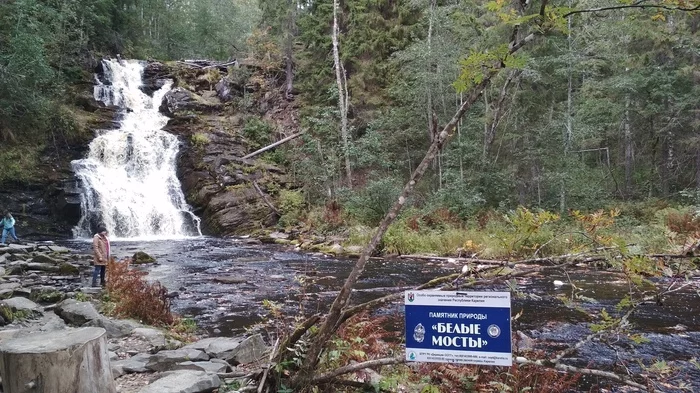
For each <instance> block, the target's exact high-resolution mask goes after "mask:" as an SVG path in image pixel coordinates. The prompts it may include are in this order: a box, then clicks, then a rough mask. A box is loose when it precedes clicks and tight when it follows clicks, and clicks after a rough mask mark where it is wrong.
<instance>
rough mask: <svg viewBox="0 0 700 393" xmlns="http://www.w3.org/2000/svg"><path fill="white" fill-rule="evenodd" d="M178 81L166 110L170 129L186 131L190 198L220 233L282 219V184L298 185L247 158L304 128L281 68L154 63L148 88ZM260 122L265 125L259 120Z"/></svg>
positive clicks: (183, 176)
mask: <svg viewBox="0 0 700 393" xmlns="http://www.w3.org/2000/svg"><path fill="white" fill-rule="evenodd" d="M166 78H168V79H172V80H174V82H175V84H174V86H175V87H174V88H173V89H172V90H171V91H170V92H169V93H168V94H166V96H165V97H164V99H163V103H162V105H161V108H160V110H161V111H162V112H163V113H165V114H166V115H168V116H169V117H171V120H170V121H169V123H168V125H167V126H166V128H165V130H166V131H169V132H171V133H174V134H176V135H178V136H179V137H180V140H181V141H182V146H181V150H180V157H179V160H178V177H179V178H180V181H181V183H182V187H183V191H184V193H185V196H186V198H187V202H188V203H189V204H190V205H191V206H193V208H194V210H195V213H196V214H197V215H198V216H200V217H201V218H202V223H203V225H202V230H203V231H204V232H205V233H207V234H212V235H240V234H248V233H251V232H255V231H256V230H260V229H263V228H265V227H269V226H271V225H274V224H275V223H276V222H277V219H278V218H279V217H278V212H277V209H276V208H275V206H276V197H277V193H278V192H279V190H281V189H283V188H288V187H291V186H292V184H290V182H289V180H288V178H287V176H285V173H284V171H283V170H282V169H281V168H279V167H278V166H276V165H273V164H272V163H269V162H266V161H263V160H257V159H243V158H242V157H243V156H245V155H246V154H248V153H250V152H252V151H253V150H255V148H257V147H260V143H259V141H256V140H251V132H250V130H251V129H252V128H253V126H254V125H263V127H262V128H263V129H262V130H259V129H258V130H257V134H254V135H252V137H256V136H257V137H260V136H261V135H259V134H260V133H261V132H262V133H265V134H267V135H262V137H263V138H262V139H263V140H265V141H267V142H271V141H272V140H275V139H279V138H282V137H284V136H285V135H289V134H292V133H294V132H296V131H297V129H298V123H297V121H296V119H297V118H296V112H297V111H296V109H297V108H296V107H295V104H294V102H292V101H288V100H287V99H285V98H284V94H283V91H284V90H283V88H282V87H281V86H280V85H277V84H276V82H275V81H276V80H280V81H281V79H280V78H275V75H267V74H266V73H265V72H264V71H263V70H262V69H260V68H258V67H256V66H255V64H252V63H247V64H236V65H235V66H229V67H226V68H217V67H212V68H198V67H192V66H188V65H184V64H181V63H169V64H163V63H156V62H153V63H150V64H149V65H148V66H147V67H146V70H145V72H144V81H145V83H144V86H145V90H146V91H149V90H150V91H152V90H154V89H155V88H157V87H159V86H161V85H162V80H163V79H166ZM258 128H260V127H258Z"/></svg>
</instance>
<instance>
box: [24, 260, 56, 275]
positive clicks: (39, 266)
mask: <svg viewBox="0 0 700 393" xmlns="http://www.w3.org/2000/svg"><path fill="white" fill-rule="evenodd" d="M27 270H37V271H40V272H50V273H51V272H53V273H57V272H58V266H56V265H51V264H48V263H37V262H29V263H28V264H27Z"/></svg>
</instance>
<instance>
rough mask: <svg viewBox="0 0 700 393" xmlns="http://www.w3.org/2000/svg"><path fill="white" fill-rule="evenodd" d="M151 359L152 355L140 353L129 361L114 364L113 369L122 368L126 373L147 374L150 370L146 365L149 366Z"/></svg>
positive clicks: (119, 361)
mask: <svg viewBox="0 0 700 393" xmlns="http://www.w3.org/2000/svg"><path fill="white" fill-rule="evenodd" d="M150 358H151V356H150V355H148V354H144V353H140V354H138V355H136V356H132V357H130V358H128V359H123V360H117V361H116V362H112V367H115V366H116V367H121V369H122V370H123V371H124V372H125V373H145V372H148V371H149V370H148V368H146V365H147V364H148V360H149V359H150Z"/></svg>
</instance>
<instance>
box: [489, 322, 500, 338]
mask: <svg viewBox="0 0 700 393" xmlns="http://www.w3.org/2000/svg"><path fill="white" fill-rule="evenodd" d="M486 332H487V333H488V334H489V336H491V337H493V338H496V337H498V336H500V335H501V328H499V327H498V326H496V325H491V326H489V328H488V329H486Z"/></svg>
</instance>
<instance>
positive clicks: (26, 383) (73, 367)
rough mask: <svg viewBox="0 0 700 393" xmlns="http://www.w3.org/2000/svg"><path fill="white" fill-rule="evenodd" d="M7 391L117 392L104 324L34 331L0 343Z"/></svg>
mask: <svg viewBox="0 0 700 393" xmlns="http://www.w3.org/2000/svg"><path fill="white" fill-rule="evenodd" d="M0 375H2V387H3V391H4V392H5V393H27V392H32V393H94V392H104V393H116V388H115V386H114V380H113V379H112V369H111V367H110V364H109V355H108V354H107V336H106V332H105V330H104V329H102V328H97V327H88V328H81V329H75V330H63V331H54V332H47V333H35V334H29V335H25V336H22V337H20V338H17V339H11V340H7V341H3V342H2V344H0Z"/></svg>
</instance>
